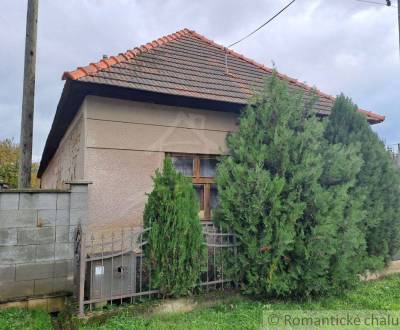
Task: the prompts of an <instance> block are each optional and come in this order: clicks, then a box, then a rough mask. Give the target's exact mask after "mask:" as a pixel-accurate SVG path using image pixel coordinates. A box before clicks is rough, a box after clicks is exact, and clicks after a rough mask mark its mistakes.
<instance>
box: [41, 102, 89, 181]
mask: <svg viewBox="0 0 400 330" xmlns="http://www.w3.org/2000/svg"><path fill="white" fill-rule="evenodd" d="M84 106H85V103H83V104H82V107H81V109H80V110H79V112H78V113H77V114H76V116H75V118H74V120H73V121H72V123H71V125H70V126H69V128H68V130H67V132H66V134H65V135H64V137H63V139H62V140H61V143H60V145H59V147H58V149H57V152H56V153H55V155H54V156H53V158H52V159H51V161H50V163H49V165H48V167H47V169H46V170H45V172H44V173H43V175H42V177H41V180H40V182H41V187H42V188H66V185H65V182H66V181H74V180H83V179H84V176H85V173H84V170H85V166H84V158H85V134H84V132H85V120H84Z"/></svg>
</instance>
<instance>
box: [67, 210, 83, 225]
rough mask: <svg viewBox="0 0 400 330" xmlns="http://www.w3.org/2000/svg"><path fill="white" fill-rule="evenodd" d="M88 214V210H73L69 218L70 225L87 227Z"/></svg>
mask: <svg viewBox="0 0 400 330" xmlns="http://www.w3.org/2000/svg"><path fill="white" fill-rule="evenodd" d="M87 217H88V212H87V210H86V209H71V211H70V216H69V223H70V225H73V226H74V225H79V224H82V225H85V224H86V223H87Z"/></svg>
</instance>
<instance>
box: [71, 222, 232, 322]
mask: <svg viewBox="0 0 400 330" xmlns="http://www.w3.org/2000/svg"><path fill="white" fill-rule="evenodd" d="M149 230H150V228H146V229H142V228H136V229H130V230H127V229H123V230H120V231H117V232H115V231H114V232H108V233H104V232H103V233H98V232H97V233H83V232H82V231H81V230H78V231H77V236H76V245H75V257H76V263H77V272H76V277H75V278H76V286H77V296H78V300H79V314H80V315H81V316H83V315H84V312H85V309H89V310H91V309H92V307H93V305H94V304H96V303H99V302H107V301H108V302H110V303H111V304H112V303H116V302H121V303H122V302H126V301H128V302H133V301H134V300H135V299H137V298H139V297H149V298H150V297H152V296H157V295H158V294H159V290H158V288H155V287H154V286H153V285H152V281H151V280H152V276H151V272H152V270H151V267H150V263H149V262H146V256H145V255H144V253H143V250H144V246H145V245H146V244H147V241H146V240H145V235H144V234H145V233H146V232H147V231H149ZM203 235H204V244H205V245H207V249H208V257H207V264H206V269H205V271H204V272H203V273H202V274H201V276H200V278H199V283H198V285H197V288H199V289H204V290H206V291H209V290H216V289H222V290H224V289H225V288H227V287H231V286H232V285H236V284H235V283H233V281H232V279H231V278H230V276H229V272H227V261H228V260H229V261H230V262H232V261H233V260H235V258H236V256H237V242H236V237H235V235H233V234H232V233H229V232H223V231H222V230H221V229H219V228H216V227H215V225H214V224H212V223H206V224H203Z"/></svg>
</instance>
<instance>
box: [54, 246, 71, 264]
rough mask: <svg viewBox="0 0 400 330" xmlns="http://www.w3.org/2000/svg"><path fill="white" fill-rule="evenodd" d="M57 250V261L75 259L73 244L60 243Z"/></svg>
mask: <svg viewBox="0 0 400 330" xmlns="http://www.w3.org/2000/svg"><path fill="white" fill-rule="evenodd" d="M55 250H56V252H55V255H56V260H64V259H72V258H73V257H74V244H73V243H58V244H56V247H55Z"/></svg>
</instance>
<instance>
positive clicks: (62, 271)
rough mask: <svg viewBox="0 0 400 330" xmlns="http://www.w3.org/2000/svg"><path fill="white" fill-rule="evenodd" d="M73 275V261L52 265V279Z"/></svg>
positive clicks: (58, 262)
mask: <svg viewBox="0 0 400 330" xmlns="http://www.w3.org/2000/svg"><path fill="white" fill-rule="evenodd" d="M73 275H74V261H73V260H64V261H56V262H55V263H54V277H71V276H73Z"/></svg>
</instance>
